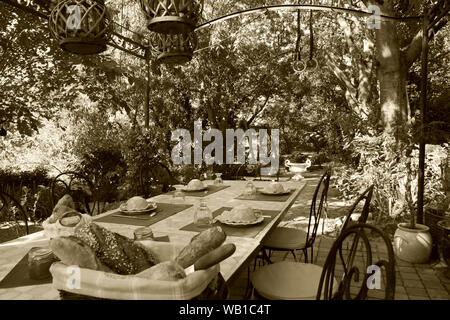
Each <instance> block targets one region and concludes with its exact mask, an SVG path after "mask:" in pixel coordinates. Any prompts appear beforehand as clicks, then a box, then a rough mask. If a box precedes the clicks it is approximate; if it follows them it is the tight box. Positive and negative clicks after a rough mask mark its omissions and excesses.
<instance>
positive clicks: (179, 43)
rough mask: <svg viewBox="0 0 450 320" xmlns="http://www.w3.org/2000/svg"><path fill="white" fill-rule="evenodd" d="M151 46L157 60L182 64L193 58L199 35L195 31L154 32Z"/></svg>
mask: <svg viewBox="0 0 450 320" xmlns="http://www.w3.org/2000/svg"><path fill="white" fill-rule="evenodd" d="M151 47H152V51H153V53H154V54H155V55H156V60H157V61H158V62H160V63H165V64H182V63H186V62H189V61H190V60H191V59H192V56H193V54H194V50H195V49H196V48H197V36H196V35H195V33H194V32H191V33H187V34H182V33H180V34H160V33H153V34H152V38H151Z"/></svg>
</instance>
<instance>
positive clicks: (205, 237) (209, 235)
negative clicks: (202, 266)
mask: <svg viewBox="0 0 450 320" xmlns="http://www.w3.org/2000/svg"><path fill="white" fill-rule="evenodd" d="M226 237H227V235H226V234H225V232H224V231H223V230H222V228H221V227H218V226H217V227H212V228H209V229H207V230H205V231H202V232H200V233H199V234H197V235H196V236H194V237H193V238H192V239H191V241H190V243H189V244H188V245H187V246H186V247H184V248H183V249H182V250H181V251H180V253H179V254H178V256H177V257H176V259H175V261H176V262H177V263H178V264H179V265H180V266H181V267H183V268H187V267H190V266H191V265H193V264H194V263H195V262H196V261H197V260H198V259H199V258H201V257H202V256H204V255H205V254H207V253H208V252H210V251H212V250H214V249H216V248H217V247H219V246H220V245H221V244H222V243H223V242H224V241H225V239H226Z"/></svg>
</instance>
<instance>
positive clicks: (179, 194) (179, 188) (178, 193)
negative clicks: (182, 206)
mask: <svg viewBox="0 0 450 320" xmlns="http://www.w3.org/2000/svg"><path fill="white" fill-rule="evenodd" d="M174 187H175V189H176V190H175V192H174V193H173V198H175V200H177V198H180V200H182V201H185V200H186V194H185V193H184V192H183V190H182V188H183V187H184V186H183V185H182V184H177V185H174Z"/></svg>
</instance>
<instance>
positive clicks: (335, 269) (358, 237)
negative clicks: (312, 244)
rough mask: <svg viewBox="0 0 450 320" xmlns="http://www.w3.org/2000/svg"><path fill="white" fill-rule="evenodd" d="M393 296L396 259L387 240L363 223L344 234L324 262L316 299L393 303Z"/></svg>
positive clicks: (382, 234) (387, 238) (383, 235)
mask: <svg viewBox="0 0 450 320" xmlns="http://www.w3.org/2000/svg"><path fill="white" fill-rule="evenodd" d="M380 239H381V242H380ZM371 240H372V241H371ZM349 242H352V245H351V246H349ZM371 242H372V244H371ZM373 242H375V243H373ZM355 243H356V244H357V245H353V244H355ZM358 243H360V244H361V245H358ZM348 247H350V249H348ZM384 247H386V249H385V250H383V249H384ZM346 257H347V259H346ZM350 257H351V258H350ZM375 259H376V260H377V261H376V262H375V261H374V260H375ZM394 296H395V256H394V250H393V248H392V243H391V241H390V239H389V237H388V236H387V235H386V234H385V233H383V232H382V231H381V230H380V229H378V228H376V227H374V226H372V225H369V224H366V223H357V224H355V225H351V226H349V227H348V228H346V229H345V230H343V232H342V233H341V235H340V236H339V237H338V239H337V240H336V241H335V242H334V244H333V246H332V248H331V250H330V252H329V254H328V257H327V259H326V261H325V265H324V268H323V271H322V275H321V278H320V282H319V288H318V291H317V296H316V299H318V300H320V299H325V300H366V299H368V298H369V299H370V298H372V297H373V298H382V297H384V299H385V300H393V299H394Z"/></svg>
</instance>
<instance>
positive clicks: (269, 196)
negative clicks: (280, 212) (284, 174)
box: [236, 178, 296, 202]
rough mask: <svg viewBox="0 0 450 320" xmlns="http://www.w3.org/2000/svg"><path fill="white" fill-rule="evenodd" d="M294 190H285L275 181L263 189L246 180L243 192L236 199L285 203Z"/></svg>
mask: <svg viewBox="0 0 450 320" xmlns="http://www.w3.org/2000/svg"><path fill="white" fill-rule="evenodd" d="M295 190H296V189H295V188H286V187H284V186H283V184H282V183H280V182H276V181H272V182H270V183H269V184H266V185H265V186H264V187H256V186H255V185H254V184H253V179H251V178H247V184H246V185H245V189H244V192H243V193H242V194H241V195H239V196H238V197H237V198H236V199H238V200H253V201H277V202H285V201H286V200H288V199H289V197H290V196H291V194H292V193H293V192H294V191H295Z"/></svg>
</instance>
